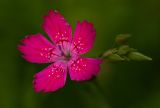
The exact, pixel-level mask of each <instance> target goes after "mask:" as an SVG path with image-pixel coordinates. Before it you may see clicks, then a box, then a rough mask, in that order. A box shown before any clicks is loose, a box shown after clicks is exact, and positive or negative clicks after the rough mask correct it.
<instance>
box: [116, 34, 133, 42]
mask: <svg viewBox="0 0 160 108" xmlns="http://www.w3.org/2000/svg"><path fill="white" fill-rule="evenodd" d="M129 37H131V35H130V34H120V35H118V36H117V37H116V40H115V41H116V43H117V44H126V43H127V42H128V38H129Z"/></svg>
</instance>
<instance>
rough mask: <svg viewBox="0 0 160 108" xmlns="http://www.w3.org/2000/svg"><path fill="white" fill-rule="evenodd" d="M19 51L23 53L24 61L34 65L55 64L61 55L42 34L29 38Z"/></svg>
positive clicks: (23, 41) (24, 41) (19, 47)
mask: <svg viewBox="0 0 160 108" xmlns="http://www.w3.org/2000/svg"><path fill="white" fill-rule="evenodd" d="M18 49H19V50H20V51H21V52H22V53H23V57H24V59H26V60H27V61H29V62H32V63H49V62H54V61H56V60H57V59H58V57H59V55H60V51H59V49H58V48H56V47H55V46H54V45H53V44H52V43H51V42H49V41H48V40H47V39H46V38H45V37H44V36H43V35H41V34H35V35H29V36H27V37H26V38H25V39H23V40H22V43H21V45H19V46H18Z"/></svg>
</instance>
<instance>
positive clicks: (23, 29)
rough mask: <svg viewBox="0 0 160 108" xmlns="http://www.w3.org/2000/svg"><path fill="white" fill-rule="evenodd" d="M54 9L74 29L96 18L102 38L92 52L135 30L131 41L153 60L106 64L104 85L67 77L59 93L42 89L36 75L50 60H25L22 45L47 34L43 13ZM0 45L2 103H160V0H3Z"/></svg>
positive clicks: (80, 107) (8, 106) (40, 107)
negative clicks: (34, 83) (26, 38)
mask: <svg viewBox="0 0 160 108" xmlns="http://www.w3.org/2000/svg"><path fill="white" fill-rule="evenodd" d="M49 9H57V10H60V12H61V13H62V14H63V15H64V16H65V18H66V19H67V20H68V22H69V23H70V24H71V25H72V27H73V30H74V28H75V25H76V21H77V20H80V21H82V20H84V19H86V20H89V21H91V22H93V23H94V25H95V28H96V30H97V39H96V42H95V44H94V48H93V49H92V51H91V52H89V53H88V54H87V56H90V57H94V56H96V55H99V54H100V53H101V52H103V51H106V50H107V49H109V48H110V47H111V46H112V44H113V42H114V38H115V36H116V35H117V34H121V33H130V34H132V38H131V41H130V44H131V46H132V47H135V48H137V49H139V51H140V52H142V53H144V54H146V55H148V56H150V57H152V58H153V61H152V62H141V63H136V62H129V63H121V64H120V63H117V64H109V63H104V64H103V66H102V70H101V73H100V75H99V76H98V81H99V84H100V86H101V89H102V90H100V89H99V90H97V89H96V88H95V87H94V85H91V84H90V83H89V82H84V83H77V82H73V81H70V80H69V79H68V81H67V83H66V86H65V87H64V88H62V89H60V90H59V91H57V92H54V93H49V94H41V93H38V94H37V93H35V92H34V91H33V88H32V80H33V75H34V74H35V73H36V72H39V71H40V70H42V69H43V68H44V67H46V65H45V66H44V65H37V64H31V63H28V62H26V61H25V60H23V59H22V58H21V56H20V55H21V54H20V53H19V52H18V50H17V45H18V44H19V42H20V40H21V39H23V38H24V36H25V35H27V34H31V33H37V32H41V33H43V34H45V33H44V31H43V30H42V28H41V24H42V22H43V19H42V16H44V15H45V14H46V13H47V12H48V10H49ZM45 35H46V34H45ZM0 49H1V50H0V62H1V64H0V108H160V69H159V66H160V56H159V55H160V1H159V0H0ZM99 91H103V94H102V93H100V92H99Z"/></svg>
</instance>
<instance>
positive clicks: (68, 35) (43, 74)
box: [18, 10, 102, 92]
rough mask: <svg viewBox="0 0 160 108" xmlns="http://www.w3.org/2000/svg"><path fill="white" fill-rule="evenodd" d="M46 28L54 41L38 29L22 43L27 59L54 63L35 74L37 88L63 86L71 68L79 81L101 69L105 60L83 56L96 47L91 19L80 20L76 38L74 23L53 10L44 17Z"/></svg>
mask: <svg viewBox="0 0 160 108" xmlns="http://www.w3.org/2000/svg"><path fill="white" fill-rule="evenodd" d="M43 29H44V30H45V32H46V33H47V34H48V35H49V38H50V39H51V42H50V41H49V40H47V39H46V38H45V37H44V36H43V35H42V34H40V33H38V34H33V35H28V36H27V37H26V38H25V39H23V40H22V42H21V45H19V46H18V48H19V50H20V51H21V52H22V53H23V57H24V59H25V60H27V61H29V62H32V63H51V65H50V66H48V67H47V68H45V69H44V70H42V71H40V72H39V73H37V74H35V76H34V81H33V85H34V89H35V91H36V92H53V91H56V90H58V89H60V88H62V87H63V86H64V85H65V82H66V77H67V71H68V72H69V75H70V78H71V80H76V81H84V80H89V79H91V78H92V77H93V76H96V75H97V74H98V73H99V71H100V64H101V62H102V61H101V60H99V59H93V58H85V57H81V56H80V55H81V54H84V53H87V52H88V51H89V50H90V49H91V48H92V47H93V43H94V40H95V35H96V31H95V29H94V27H93V25H92V24H91V23H89V22H87V21H83V22H78V23H77V26H76V30H75V33H74V38H72V29H71V26H70V25H69V24H68V23H67V21H66V20H65V19H64V17H63V16H62V15H61V14H60V13H59V12H57V11H53V10H50V11H49V13H48V15H46V16H45V17H44V23H43Z"/></svg>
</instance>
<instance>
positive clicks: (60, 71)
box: [33, 62, 67, 93]
mask: <svg viewBox="0 0 160 108" xmlns="http://www.w3.org/2000/svg"><path fill="white" fill-rule="evenodd" d="M66 70H67V69H66V65H65V64H64V63H62V62H56V63H55V64H51V65H50V66H48V67H47V68H45V69H44V70H42V71H41V72H39V73H37V74H35V76H34V78H35V79H34V80H33V84H34V90H35V91H36V92H45V93H46V92H53V91H56V90H58V89H60V88H62V87H63V86H64V85H65V82H66V76H67V71H66Z"/></svg>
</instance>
